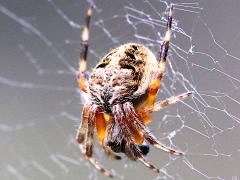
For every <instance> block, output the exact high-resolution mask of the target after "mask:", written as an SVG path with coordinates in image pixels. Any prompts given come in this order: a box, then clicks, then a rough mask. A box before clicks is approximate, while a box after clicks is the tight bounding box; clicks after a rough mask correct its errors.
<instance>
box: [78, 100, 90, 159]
mask: <svg viewBox="0 0 240 180" xmlns="http://www.w3.org/2000/svg"><path fill="white" fill-rule="evenodd" d="M88 117H89V106H88V105H85V106H84V107H83V112H82V122H81V124H80V125H79V128H78V132H77V135H76V140H77V142H78V145H79V148H80V150H81V152H82V153H83V154H84V153H85V150H84V145H83V142H84V139H85V135H86V132H87V126H88Z"/></svg>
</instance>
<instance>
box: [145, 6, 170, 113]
mask: <svg viewBox="0 0 240 180" xmlns="http://www.w3.org/2000/svg"><path fill="white" fill-rule="evenodd" d="M172 16H173V6H171V7H170V9H169V12H168V21H167V30H166V33H165V36H164V41H163V43H162V45H161V48H160V53H159V56H158V60H159V72H158V73H157V74H156V75H155V77H154V79H153V81H152V83H151V84H150V86H149V87H150V88H149V92H148V101H147V104H146V106H145V107H146V108H148V107H151V106H153V104H154V103H155V100H156V97H157V92H158V89H159V86H160V83H161V80H162V78H163V74H164V71H165V67H166V62H167V55H168V49H169V42H170V37H171V29H172Z"/></svg>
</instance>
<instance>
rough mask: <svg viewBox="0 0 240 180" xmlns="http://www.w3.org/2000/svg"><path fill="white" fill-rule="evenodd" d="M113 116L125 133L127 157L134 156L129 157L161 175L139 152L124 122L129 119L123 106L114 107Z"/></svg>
mask: <svg viewBox="0 0 240 180" xmlns="http://www.w3.org/2000/svg"><path fill="white" fill-rule="evenodd" d="M113 114H114V119H115V121H116V123H118V125H119V127H120V129H121V131H122V133H124V138H125V140H126V154H127V155H130V154H133V157H131V156H132V155H130V156H129V157H130V158H132V159H133V160H135V159H138V160H139V161H140V162H142V163H143V164H144V165H145V166H147V167H148V168H149V169H151V170H152V171H154V172H156V173H159V172H160V171H159V169H158V168H157V167H156V166H154V165H153V164H151V163H150V162H148V161H147V160H146V159H145V158H144V156H143V155H142V154H141V150H139V148H138V146H137V145H136V144H135V142H134V140H133V138H132V135H131V132H130V129H129V128H128V126H127V124H126V122H124V120H125V119H126V118H127V117H126V115H125V113H124V111H123V110H122V107H121V105H115V106H113ZM128 151H130V152H129V153H130V154H128Z"/></svg>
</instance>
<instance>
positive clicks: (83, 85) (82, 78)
mask: <svg viewBox="0 0 240 180" xmlns="http://www.w3.org/2000/svg"><path fill="white" fill-rule="evenodd" d="M92 11H93V7H92V6H90V7H89V9H88V11H87V16H86V20H85V25H84V27H83V30H82V43H81V45H82V47H81V51H80V59H79V69H78V74H77V80H78V84H79V87H80V89H81V90H82V91H83V92H85V93H86V92H87V79H86V70H87V54H88V40H89V26H90V20H91V17H92Z"/></svg>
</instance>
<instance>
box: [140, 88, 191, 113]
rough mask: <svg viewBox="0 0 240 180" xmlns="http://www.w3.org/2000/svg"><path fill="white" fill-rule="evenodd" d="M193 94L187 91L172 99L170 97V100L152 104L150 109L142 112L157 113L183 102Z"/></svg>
mask: <svg viewBox="0 0 240 180" xmlns="http://www.w3.org/2000/svg"><path fill="white" fill-rule="evenodd" d="M192 94H193V92H191V91H189V92H186V93H182V94H180V95H177V96H173V97H170V98H167V99H165V100H163V101H160V102H156V103H154V105H153V106H152V107H150V108H146V109H143V111H146V112H147V111H159V110H161V109H163V108H165V107H167V106H169V105H171V104H174V103H176V102H178V101H182V100H184V99H185V98H187V97H189V96H191V95H192Z"/></svg>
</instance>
